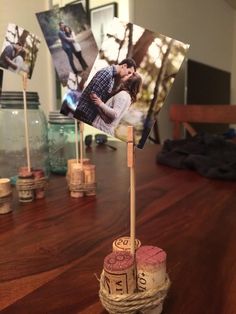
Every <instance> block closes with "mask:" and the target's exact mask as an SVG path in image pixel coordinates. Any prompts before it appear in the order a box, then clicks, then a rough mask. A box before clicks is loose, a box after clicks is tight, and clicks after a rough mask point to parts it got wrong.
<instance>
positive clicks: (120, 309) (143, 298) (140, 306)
mask: <svg viewBox="0 0 236 314" xmlns="http://www.w3.org/2000/svg"><path fill="white" fill-rule="evenodd" d="M103 280H104V272H102V274H101V278H100V290H99V297H100V300H101V303H102V305H103V306H104V308H105V309H106V310H107V311H108V312H109V313H110V314H134V313H136V312H137V311H143V310H151V309H153V308H155V307H157V306H158V305H159V304H161V303H163V301H164V299H165V297H166V295H167V292H168V289H169V287H170V279H169V277H168V275H166V280H165V282H164V283H163V285H162V286H159V287H157V288H156V289H152V290H149V291H145V292H138V293H133V294H123V295H111V294H108V293H107V292H106V290H104V288H103V287H102V284H101V282H103Z"/></svg>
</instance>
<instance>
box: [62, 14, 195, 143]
mask: <svg viewBox="0 0 236 314" xmlns="http://www.w3.org/2000/svg"><path fill="white" fill-rule="evenodd" d="M188 48H189V45H188V44H185V43H182V42H180V41H178V40H175V39H172V38H170V37H167V36H164V35H162V34H158V33H155V32H152V31H150V30H147V29H144V28H142V27H140V26H138V25H135V24H132V23H127V22H123V21H121V20H119V19H118V18H114V19H113V22H112V24H111V27H110V29H109V31H108V33H107V35H106V38H105V40H104V41H103V44H102V47H101V49H100V51H99V55H98V58H97V60H96V62H95V63H94V66H93V68H92V70H91V73H90V75H89V78H88V81H87V82H86V87H85V88H84V90H83V92H82V94H81V95H80V96H79V98H75V99H76V110H75V113H74V117H75V118H76V119H78V120H81V121H83V122H85V123H88V124H90V125H92V126H93V127H96V128H98V129H99V130H101V131H104V132H105V133H107V134H108V135H112V136H114V137H116V138H118V139H120V140H122V141H125V142H126V141H127V132H128V126H133V127H134V134H135V144H136V145H137V147H138V148H143V146H144V144H145V142H146V140H147V138H148V136H149V134H150V131H151V129H152V127H153V125H154V123H155V121H156V119H157V115H158V113H159V111H160V109H161V107H162V106H163V104H164V101H165V99H166V96H167V95H168V93H169V91H170V89H171V86H172V84H173V82H174V80H175V77H176V75H177V73H178V71H179V69H180V66H181V64H182V62H183V60H184V58H185V55H186V53H187V51H188ZM79 92H81V91H80V90H79ZM69 101H72V99H71V98H70V99H69ZM65 102H67V97H66V96H65V97H64V103H65ZM74 105H75V104H74Z"/></svg>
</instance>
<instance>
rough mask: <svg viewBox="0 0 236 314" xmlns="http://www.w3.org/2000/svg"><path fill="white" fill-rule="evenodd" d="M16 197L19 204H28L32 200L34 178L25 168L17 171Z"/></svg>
mask: <svg viewBox="0 0 236 314" xmlns="http://www.w3.org/2000/svg"><path fill="white" fill-rule="evenodd" d="M16 187H17V190H18V197H19V201H20V202H21V203H29V202H32V201H33V199H34V177H33V173H32V172H29V171H28V169H27V168H26V167H21V168H20V170H19V175H18V179H17V181H16Z"/></svg>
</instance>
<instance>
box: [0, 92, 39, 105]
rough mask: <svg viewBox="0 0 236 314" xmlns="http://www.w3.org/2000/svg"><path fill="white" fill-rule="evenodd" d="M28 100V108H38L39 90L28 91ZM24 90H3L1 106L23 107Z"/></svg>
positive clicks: (0, 97)
mask: <svg viewBox="0 0 236 314" xmlns="http://www.w3.org/2000/svg"><path fill="white" fill-rule="evenodd" d="M26 101H27V108H28V109H38V106H39V105H40V103H39V96H38V93H37V92H26ZM23 107H24V99H23V92H14V91H8V92H4V91H3V92H2V94H1V96H0V108H8V109H23Z"/></svg>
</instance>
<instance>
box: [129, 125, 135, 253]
mask: <svg viewBox="0 0 236 314" xmlns="http://www.w3.org/2000/svg"><path fill="white" fill-rule="evenodd" d="M127 139H128V147H127V164H128V167H129V168H130V244H131V248H130V252H131V254H132V255H134V254H135V225H136V207H135V206H136V205H135V167H134V164H135V163H134V161H135V159H134V158H135V156H134V130H133V127H132V126H129V127H128V137H127Z"/></svg>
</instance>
